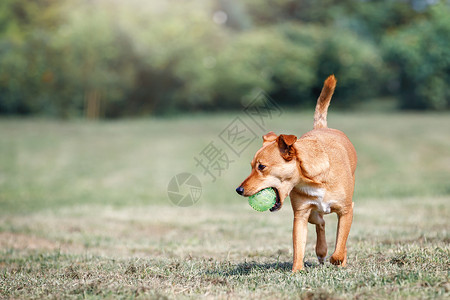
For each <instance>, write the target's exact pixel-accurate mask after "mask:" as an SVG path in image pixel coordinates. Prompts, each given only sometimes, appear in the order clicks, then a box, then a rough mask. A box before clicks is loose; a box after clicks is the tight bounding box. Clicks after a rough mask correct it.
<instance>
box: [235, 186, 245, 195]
mask: <svg viewBox="0 0 450 300" xmlns="http://www.w3.org/2000/svg"><path fill="white" fill-rule="evenodd" d="M236 193H238V194H239V195H242V194H243V193H244V188H243V187H242V186H240V187H238V188H237V189H236Z"/></svg>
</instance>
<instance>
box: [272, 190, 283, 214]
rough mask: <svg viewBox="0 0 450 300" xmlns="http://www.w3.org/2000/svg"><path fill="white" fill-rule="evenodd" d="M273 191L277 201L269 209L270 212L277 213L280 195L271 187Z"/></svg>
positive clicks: (279, 205) (279, 206)
mask: <svg viewBox="0 0 450 300" xmlns="http://www.w3.org/2000/svg"><path fill="white" fill-rule="evenodd" d="M273 190H274V191H275V194H276V195H277V201H276V202H275V204H274V205H273V206H272V208H271V209H270V211H271V212H274V211H277V210H279V209H280V208H281V200H280V193H279V192H278V189H277V188H274V187H273Z"/></svg>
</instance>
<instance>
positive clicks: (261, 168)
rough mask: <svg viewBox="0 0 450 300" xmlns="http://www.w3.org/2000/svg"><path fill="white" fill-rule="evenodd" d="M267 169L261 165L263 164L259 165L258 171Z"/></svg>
mask: <svg viewBox="0 0 450 300" xmlns="http://www.w3.org/2000/svg"><path fill="white" fill-rule="evenodd" d="M265 168H266V166H265V165H261V164H259V165H258V170H260V171H262V170H264V169H265Z"/></svg>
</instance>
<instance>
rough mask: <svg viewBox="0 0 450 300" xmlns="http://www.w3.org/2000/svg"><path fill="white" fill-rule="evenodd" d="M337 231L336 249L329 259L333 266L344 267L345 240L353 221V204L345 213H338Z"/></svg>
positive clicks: (345, 258) (345, 255)
mask: <svg viewBox="0 0 450 300" xmlns="http://www.w3.org/2000/svg"><path fill="white" fill-rule="evenodd" d="M338 218H339V221H338V229H337V233H336V249H335V250H334V253H333V255H331V257H330V262H331V263H332V264H333V265H340V266H343V267H345V265H346V264H347V246H346V244H347V238H348V234H349V233H350V227H351V226H352V220H353V203H352V205H351V207H350V208H349V209H348V210H346V211H345V213H338Z"/></svg>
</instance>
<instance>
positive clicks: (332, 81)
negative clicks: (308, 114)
mask: <svg viewBox="0 0 450 300" xmlns="http://www.w3.org/2000/svg"><path fill="white" fill-rule="evenodd" d="M336 82H337V81H336V78H335V77H334V75H330V76H328V78H327V79H326V80H325V82H324V83H323V88H322V92H321V93H320V96H319V99H317V105H316V111H315V113H314V129H319V128H327V112H328V106H330V101H331V97H332V96H333V93H334V88H335V87H336Z"/></svg>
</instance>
